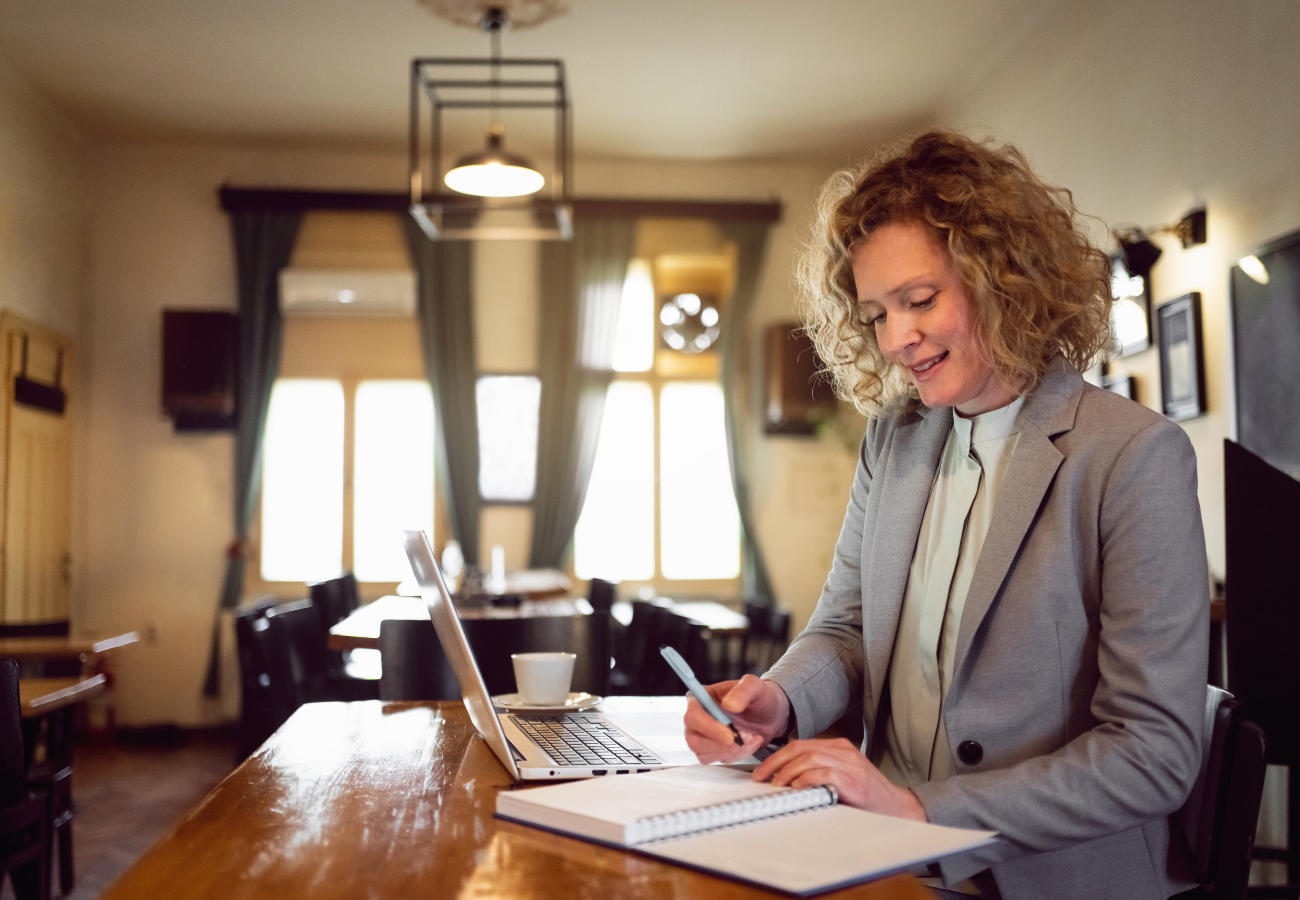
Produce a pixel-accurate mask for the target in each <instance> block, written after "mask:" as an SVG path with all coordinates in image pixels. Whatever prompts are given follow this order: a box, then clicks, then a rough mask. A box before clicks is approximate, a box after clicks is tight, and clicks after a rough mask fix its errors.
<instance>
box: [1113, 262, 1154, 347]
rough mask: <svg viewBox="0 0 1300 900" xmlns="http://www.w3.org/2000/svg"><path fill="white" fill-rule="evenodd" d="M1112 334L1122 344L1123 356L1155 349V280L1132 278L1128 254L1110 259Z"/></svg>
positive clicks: (1139, 276) (1144, 277)
mask: <svg viewBox="0 0 1300 900" xmlns="http://www.w3.org/2000/svg"><path fill="white" fill-rule="evenodd" d="M1110 292H1111V296H1112V297H1114V298H1115V304H1114V305H1113V306H1112V307H1111V310H1110V332H1111V334H1113V335H1114V336H1115V340H1116V341H1117V342H1118V343H1119V355H1120V356H1131V355H1132V354H1134V353H1141V352H1142V351H1143V350H1146V349H1147V348H1148V347H1150V346H1151V280H1150V279H1149V278H1148V277H1146V276H1144V275H1130V274H1129V271H1128V268H1127V267H1126V266H1125V265H1124V254H1122V253H1114V254H1111V257H1110Z"/></svg>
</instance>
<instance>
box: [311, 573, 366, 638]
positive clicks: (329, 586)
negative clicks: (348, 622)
mask: <svg viewBox="0 0 1300 900" xmlns="http://www.w3.org/2000/svg"><path fill="white" fill-rule="evenodd" d="M309 590H310V592H311V593H310V596H311V602H312V603H313V604H314V605H315V607H316V610H317V611H318V612H319V614H320V619H321V623H322V624H323V625H324V626H325V628H326V629H327V630H328V629H330V628H332V627H333V626H335V625H337V624H338V623H339V622H341V621H343V620H344V619H346V618H347V617H348V616H350V615H352V614H353V613H354V612H356V611H357V607H358V606H360V605H361V597H360V593H359V591H358V590H357V579H356V576H354V575H353V574H352V573H351V572H347V573H345V574H343V575H341V576H339V577H338V578H331V579H329V580H328V581H318V582H316V583H315V584H313V585H311V586H310V588H309Z"/></svg>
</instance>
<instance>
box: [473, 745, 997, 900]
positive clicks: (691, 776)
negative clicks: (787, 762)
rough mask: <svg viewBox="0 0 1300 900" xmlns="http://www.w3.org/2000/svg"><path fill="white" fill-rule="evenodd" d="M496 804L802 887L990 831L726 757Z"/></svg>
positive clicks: (969, 846)
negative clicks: (856, 798) (871, 805)
mask: <svg viewBox="0 0 1300 900" xmlns="http://www.w3.org/2000/svg"><path fill="white" fill-rule="evenodd" d="M496 814H497V816H499V817H500V818H503V819H510V820H512V821H516V822H522V823H524V824H526V825H533V826H536V827H539V828H545V829H548V830H551V831H556V832H560V833H561V834H568V835H572V836H574V837H580V838H584V839H586V840H591V841H596V842H598V843H602V844H609V845H612V846H617V847H624V848H627V849H630V850H633V851H635V852H638V853H644V854H646V855H648V856H653V857H657V858H659V859H663V860H666V861H668V862H672V863H676V864H678V865H682V866H686V867H688V868H692V869H697V870H699V871H702V872H708V873H711V874H714V875H721V876H723V877H726V878H731V879H734V880H736V881H742V882H745V883H747V884H752V885H756V886H758V887H763V888H768V889H775V890H778V891H781V892H782V893H786V894H792V895H795V896H800V897H806V896H810V895H812V894H820V893H822V892H824V891H829V890H833V889H836V888H841V887H846V886H848V885H851V884H857V883H859V882H862V881H870V880H872V879H875V878H881V877H884V876H885V875H890V874H893V873H894V872H900V871H906V870H908V869H911V868H912V867H914V866H916V865H920V864H922V863H927V862H932V861H934V860H937V859H942V858H943V857H945V856H951V855H953V854H956V853H963V852H965V851H968V850H974V849H976V848H977V847H982V846H984V845H986V844H989V843H991V842H992V841H994V840H997V834H996V833H995V832H992V831H971V830H968V829H963V828H948V827H945V826H942V825H930V824H927V823H924V822H911V821H907V820H905V819H897V818H893V817H890V816H882V815H877V814H875V813H869V812H864V811H862V810H860V809H853V808H851V807H848V806H841V805H839V804H837V803H836V797H835V792H834V791H832V790H830V789H829V788H823V787H814V788H806V789H804V790H794V789H791V788H779V787H773V786H772V785H770V784H756V783H755V782H754V781H752V780H751V778H750V773H749V772H747V771H742V770H737V769H731V768H727V767H725V766H686V767H683V768H678V769H665V770H661V771H657V772H648V773H645V774H643V775H615V776H609V777H606V778H596V779H592V780H590V781H574V782H570V783H568V784H557V785H552V786H549V787H543V788H537V789H535V790H526V791H503V792H501V793H499V794H497V808H496Z"/></svg>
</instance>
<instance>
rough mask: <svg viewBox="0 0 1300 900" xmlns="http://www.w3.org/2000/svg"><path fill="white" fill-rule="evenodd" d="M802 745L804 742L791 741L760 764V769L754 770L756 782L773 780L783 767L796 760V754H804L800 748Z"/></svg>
mask: <svg viewBox="0 0 1300 900" xmlns="http://www.w3.org/2000/svg"><path fill="white" fill-rule="evenodd" d="M802 743H804V742H803V741H791V742H790V743H788V744H786V745H785V746H784V747H782V748H781V749H779V750H777V751H776V752H775V753H773V754H772V755H771V756H769V757H768V758H767V759H765V760H763V761H762V762H761V763H759V766H758V768H757V769H755V770H754V780H755V781H768V780H769V779H771V777H772V776H773V775H774V774H775V773H776V772H778V771H779V770H780V769H781V767H782V766H784V765H785V764H786V763H787V762H789V761H790V760H791V759H793V758H794V756H795V754H797V753H800V752H802V751H801V749H800V747H799V745H800V744H802Z"/></svg>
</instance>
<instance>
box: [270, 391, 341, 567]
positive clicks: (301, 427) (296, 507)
mask: <svg viewBox="0 0 1300 900" xmlns="http://www.w3.org/2000/svg"><path fill="white" fill-rule="evenodd" d="M262 452H263V462H262V485H263V487H262V579H263V580H264V581H322V580H324V579H326V578H335V577H337V576H338V575H339V573H340V572H341V571H342V568H343V386H342V385H341V384H340V383H339V382H337V381H323V380H316V379H282V380H280V381H277V382H276V383H275V387H274V388H273V389H272V391H271V407H270V410H269V411H268V413H267V419H266V437H265V440H264V442H263V451H262Z"/></svg>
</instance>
